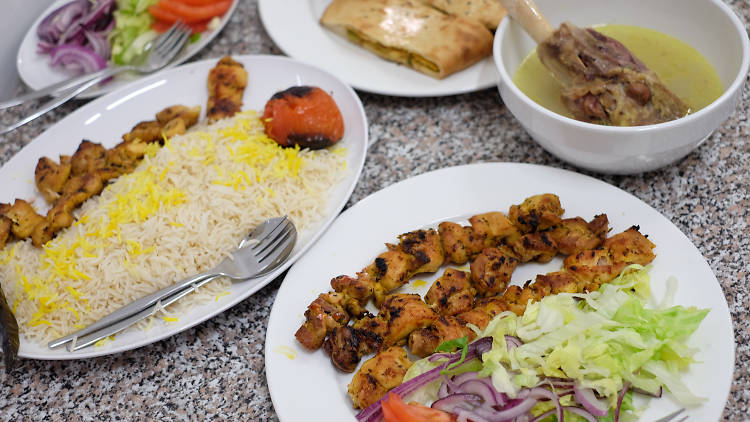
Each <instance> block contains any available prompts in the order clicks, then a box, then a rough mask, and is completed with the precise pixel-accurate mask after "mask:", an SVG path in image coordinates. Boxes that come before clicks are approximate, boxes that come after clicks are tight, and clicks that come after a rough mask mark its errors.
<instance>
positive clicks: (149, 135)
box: [122, 120, 163, 144]
mask: <svg viewBox="0 0 750 422" xmlns="http://www.w3.org/2000/svg"><path fill="white" fill-rule="evenodd" d="M122 139H123V141H125V142H133V141H140V142H145V143H147V144H150V143H151V142H161V141H162V139H163V138H162V135H161V124H160V123H159V122H157V121H155V120H149V121H145V122H140V123H138V124H136V125H135V126H133V128H132V129H130V132H128V133H126V134H124V135H122Z"/></svg>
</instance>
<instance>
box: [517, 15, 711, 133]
mask: <svg viewBox="0 0 750 422" xmlns="http://www.w3.org/2000/svg"><path fill="white" fill-rule="evenodd" d="M595 29H596V30H597V31H599V32H601V33H602V34H604V35H607V36H609V37H612V38H614V39H616V40H618V41H619V42H621V43H622V44H623V45H625V47H627V48H628V49H629V50H630V51H631V52H632V53H633V54H634V55H635V56H636V57H638V58H639V59H640V60H641V61H642V62H643V63H644V64H645V65H646V66H647V67H648V68H649V69H651V70H653V71H654V72H656V74H657V75H659V78H660V79H661V81H662V82H663V83H664V85H666V87H667V88H669V89H670V90H671V91H672V92H673V93H674V94H676V95H677V96H678V97H680V99H682V100H683V101H684V102H685V103H687V104H688V105H689V106H690V113H694V112H696V111H698V110H700V109H702V108H703V107H705V106H707V105H709V104H710V103H712V102H713V101H714V100H716V99H717V98H719V96H721V94H722V93H723V92H724V89H723V86H722V83H721V79H720V78H719V75H718V74H717V73H716V70H715V69H714V67H713V65H711V63H710V62H709V61H708V59H706V58H705V57H704V56H703V55H702V54H701V53H699V52H698V51H697V50H695V49H694V48H693V47H691V46H689V45H688V44H686V43H684V42H682V41H680V40H679V39H677V38H674V37H672V36H670V35H667V34H664V33H661V32H658V31H654V30H651V29H646V28H640V27H636V26H630V25H602V26H597V27H596V28H595ZM513 82H514V83H515V84H516V86H518V88H519V89H520V90H521V91H522V92H523V93H524V94H526V95H527V96H528V97H529V98H531V99H532V100H534V101H535V102H536V103H537V104H539V105H541V106H543V107H545V108H547V109H548V110H551V111H553V112H555V113H558V114H561V115H564V116H567V117H570V118H573V115H572V114H571V113H570V111H568V109H567V108H566V107H565V105H564V104H563V102H562V101H561V99H560V84H559V83H558V82H557V81H556V80H555V79H554V78H553V77H552V74H551V73H550V72H549V71H548V70H547V68H545V67H544V65H543V64H542V63H541V61H540V60H539V56H538V55H537V54H536V50H532V51H531V53H529V55H528V56H527V57H526V58H525V59H524V61H523V62H522V63H521V65H520V66H518V69H516V72H515V75H514V76H513Z"/></svg>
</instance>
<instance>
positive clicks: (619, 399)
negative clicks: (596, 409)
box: [615, 381, 630, 422]
mask: <svg viewBox="0 0 750 422" xmlns="http://www.w3.org/2000/svg"><path fill="white" fill-rule="evenodd" d="M628 387H630V381H627V382H625V385H623V386H622V391H620V394H618V395H617V408H616V409H615V422H619V420H620V409H621V408H622V399H624V398H625V393H627V392H628Z"/></svg>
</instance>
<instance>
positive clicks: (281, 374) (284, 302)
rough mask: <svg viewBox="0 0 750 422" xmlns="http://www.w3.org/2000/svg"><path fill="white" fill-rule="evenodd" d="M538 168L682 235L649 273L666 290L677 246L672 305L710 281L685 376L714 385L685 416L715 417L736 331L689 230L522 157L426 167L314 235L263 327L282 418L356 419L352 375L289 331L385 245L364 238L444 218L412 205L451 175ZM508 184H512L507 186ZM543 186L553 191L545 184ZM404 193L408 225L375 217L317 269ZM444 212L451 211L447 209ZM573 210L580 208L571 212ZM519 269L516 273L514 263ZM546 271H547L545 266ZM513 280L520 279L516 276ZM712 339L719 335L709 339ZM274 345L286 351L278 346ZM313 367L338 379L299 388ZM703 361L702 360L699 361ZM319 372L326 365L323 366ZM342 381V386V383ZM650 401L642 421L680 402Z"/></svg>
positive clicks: (614, 221)
mask: <svg viewBox="0 0 750 422" xmlns="http://www.w3.org/2000/svg"><path fill="white" fill-rule="evenodd" d="M540 174H543V175H545V176H547V177H548V179H547V180H549V182H545V183H548V184H549V185H551V186H553V187H554V186H557V185H558V184H559V183H561V182H563V181H565V182H570V181H576V183H578V184H580V186H579V187H578V188H593V189H595V190H596V192H597V193H601V192H606V193H607V194H608V195H615V196H619V197H621V198H624V199H625V200H626V201H627V203H628V204H629V205H634V206H636V207H637V208H638V209H636V210H632V209H628V210H624V211H622V215H621V213H620V212H618V213H617V214H616V215H613V214H611V213H609V211H608V210H606V209H604V210H601V208H597V209H595V210H593V211H595V212H597V213H598V212H607V213H608V215H609V218H610V224H611V227H617V226H619V229H624V228H627V227H626V226H629V225H630V224H641V227H642V229H644V230H643V231H644V233H652V232H656V233H658V234H659V235H662V236H665V235H666V234H668V236H669V237H670V238H672V239H670V240H679V245H674V246H676V247H674V248H662V250H661V251H659V249H658V248H659V244H658V243H657V259H656V260H655V261H654V263H653V264H654V268H653V269H652V271H651V274H652V288H653V290H654V292H655V294H656V295H657V296H658V295H659V294H663V291H664V289H665V278H664V279H659V280H657V278H656V276H655V274H654V273H655V272H657V273H658V274H659V275H664V274H670V275H672V274H671V273H672V270H673V269H672V268H670V269H669V270H667V271H666V272H665V270H666V269H665V268H660V267H659V266H658V265H659V264H658V263H659V262H660V261H659V260H660V256H663V255H665V254H664V253H662V252H666V253H667V254H669V255H670V256H671V254H672V252H670V251H668V249H680V250H681V251H682V253H683V254H684V255H685V257H686V258H689V259H690V260H691V261H690V263H686V265H687V266H688V267H686V268H687V269H682V270H679V271H678V275H677V277H678V280H679V286H680V288H679V289H678V295H677V299H676V300H675V304H684V305H686V306H689V305H693V304H694V303H693V302H696V301H697V302H698V303H702V302H701V301H703V300H708V299H706V297H707V296H706V295H702V294H700V292H699V293H698V294H692V296H691V295H688V294H686V291H688V290H691V289H686V288H685V286H686V285H688V284H689V283H690V282H691V281H695V280H691V278H693V277H696V275H697V274H699V275H700V277H705V280H703V281H705V283H707V285H708V286H709V287H708V288H707V289H708V293H710V295H712V300H715V301H716V303H715V305H718V306H714V307H712V308H711V312H709V315H708V316H707V317H706V319H705V320H704V322H703V323H702V325H701V326H700V327H699V329H698V331H697V332H696V334H695V335H694V336H693V337H692V338H691V339H690V340H689V342H688V343H689V344H691V345H692V343H694V342H698V341H699V340H700V339H698V338H696V337H697V336H699V333H700V336H706V337H709V335H711V336H713V335H714V334H716V336H715V337H709V338H710V339H711V342H707V343H708V344H703V343H701V351H700V352H699V354H698V357H697V359H698V360H699V361H701V362H702V363H700V364H694V366H693V367H692V369H691V371H690V372H689V373H688V375H686V376H689V377H691V380H692V379H693V377H694V375H695V374H694V371H695V368H696V367H698V368H700V369H699V371H700V372H702V373H703V376H704V378H700V379H699V382H698V384H702V385H708V384H709V383H711V384H710V385H711V386H710V387H705V388H698V387H696V385H695V384H689V386H690V388H691V389H692V390H693V392H697V393H699V394H700V393H702V395H703V396H704V397H707V398H708V400H709V401H708V402H707V403H706V404H704V405H702V406H700V407H698V408H697V409H688V414H689V415H690V416H691V417H697V419H696V420H716V419H719V418H720V417H721V415H722V412H723V410H724V407H725V405H726V402H727V400H728V398H729V391H730V387H731V384H732V380H733V371H734V362H735V342H734V330H733V323H732V319H731V316H730V313H729V308H728V305H727V302H726V298H725V297H724V293H723V290H722V288H721V286H720V284H719V282H718V280H717V279H716V277H715V275H714V274H713V271H712V270H711V268H710V266H709V265H708V263H707V262H706V260H705V258H703V256H702V255H701V253H700V251H698V249H697V248H696V247H695V245H694V244H693V243H692V242H691V241H690V240H689V239H688V238H687V236H685V234H684V233H682V232H681V231H680V230H679V229H678V228H677V227H676V226H675V225H674V224H672V223H671V222H670V221H669V220H668V219H667V218H666V217H664V216H663V215H662V214H660V213H659V212H658V211H657V210H655V209H654V208H652V207H651V206H649V205H648V204H646V203H644V202H643V201H641V200H640V199H638V198H637V197H635V196H633V195H632V194H630V193H628V192H625V191H623V190H621V189H619V188H617V187H615V186H612V185H609V184H607V183H605V182H603V181H600V180H598V179H594V178H592V177H589V176H585V175H582V174H579V173H575V172H571V171H568V170H562V169H558V168H553V167H546V166H540V165H534V164H523V163H481V164H470V165H462V166H456V167H448V168H443V169H439V170H435V171H432V172H428V173H424V174H421V175H419V176H415V177H412V178H409V179H406V180H403V181H401V182H398V183H396V184H393V185H391V186H389V187H387V188H385V189H383V190H381V191H378V192H375V193H373V194H371V195H370V196H368V197H366V198H364V199H363V200H362V201H360V202H358V203H357V204H355V205H354V206H352V207H350V208H349V209H347V210H346V211H344V212H343V213H342V214H341V215H340V216H339V217H338V218H337V220H336V221H335V222H334V224H333V225H332V226H331V228H329V230H328V231H327V232H326V233H325V234H324V235H323V236H322V237H321V239H319V240H318V243H316V245H315V246H314V247H313V248H311V249H310V250H309V251H308V253H307V254H306V255H305V256H304V257H303V258H302V259H300V260H299V261H297V262H296V263H295V265H293V266H292V267H291V269H290V270H289V272H288V273H287V275H286V278H285V280H284V283H283V284H282V286H281V288H280V289H279V292H278V293H277V296H276V299H275V302H274V305H273V307H272V309H271V315H270V317H269V322H268V328H267V332H266V345H265V359H266V378H267V383H268V387H269V391H270V394H271V399H272V401H273V404H274V408H275V410H276V412H277V414H278V416H279V419H280V420H281V421H293V420H297V419H298V418H299V415H300V413H299V412H306V413H305V415H306V416H307V417H308V418H309V417H311V416H312V418H313V419H315V417H314V413H311V412H314V411H316V410H317V409H318V408H320V409H321V410H322V411H324V412H325V414H326V415H328V418H327V419H326V420H336V421H339V420H350V419H353V416H354V415H355V413H354V412H353V411H352V410H351V409H350V406H351V404H350V401H349V398H348V397H346V383H348V382H349V380H351V376H352V375H353V374H342V373H340V372H337V371H336V370H335V369H334V367H333V366H332V365H331V363H330V361H329V360H328V357H327V355H326V354H325V352H323V351H322V350H318V351H316V352H313V353H310V352H307V351H305V350H304V349H303V348H302V347H301V346H300V345H299V343H297V342H296V340H295V339H294V331H295V330H296V328H298V327H299V325H300V323H301V322H302V321H303V320H304V318H303V316H302V312H303V311H304V309H305V307H306V306H307V305H308V304H309V303H310V302H311V301H312V299H314V298H315V297H316V296H317V295H318V294H319V293H323V292H325V291H328V290H330V285H327V283H328V280H330V279H331V278H332V277H334V276H336V275H339V274H354V272H355V271H358V270H359V269H361V268H362V267H364V266H365V265H367V264H368V263H369V261H371V260H372V257H374V256H376V254H377V253H380V252H381V251H382V250H384V248H383V247H382V246H381V247H380V248H379V247H377V245H374V246H373V245H369V243H367V242H368V241H372V239H377V240H378V241H381V243H380V244H381V245H382V243H383V242H393V241H394V240H395V236H396V235H397V234H399V233H403V232H405V231H408V230H412V229H414V228H417V227H420V226H427V225H433V224H437V222H439V221H443V220H444V219H445V218H446V217H449V216H446V215H442V214H441V212H440V211H436V212H431V211H429V210H428V211H427V213H426V214H427V215H426V216H425V218H424V219H421V221H420V219H419V217H417V218H414V217H413V216H412V213H411V209H412V208H415V207H416V208H418V211H417V213H423V212H424V211H425V209H428V208H430V207H431V206H432V207H433V209H434V207H436V206H437V204H438V203H439V201H440V200H439V199H435V200H430V197H429V195H430V194H433V196H434V191H430V192H429V193H425V192H424V191H429V190H431V189H433V187H434V190H442V191H443V192H445V191H451V188H455V187H456V185H455V184H454V183H452V182H451V181H454V180H464V181H466V180H472V181H481V180H502V179H501V178H500V177H507V176H509V175H515V177H517V180H520V179H522V180H525V181H526V182H527V183H528V182H531V183H532V184H533V185H534V186H538V185H539V183H538V182H537V181H534V180H533V179H530V177H529V176H538V175H540ZM469 176H472V177H469ZM485 178H487V179H485ZM489 178H491V179H489ZM480 184H481V185H482V186H483V187H486V184H485V183H482V182H480ZM511 189H516V188H513V187H512V188H511ZM521 189H524V188H521ZM543 191H554V190H552V189H550V190H543ZM451 192H455V191H451ZM541 192H542V191H536V192H531V193H530V194H533V193H541ZM405 193H409V194H410V195H412V196H409V199H410V200H411V199H412V198H413V200H414V202H411V203H410V206H409V207H408V208H409V209H410V210H409V217H408V219H410V220H411V223H410V222H408V221H407V222H406V223H404V224H401V223H389V222H387V221H379V222H378V223H382V224H378V225H379V230H380V233H377V234H373V233H370V232H371V230H363V231H359V232H358V233H357V236H359V238H360V239H361V242H360V243H358V246H360V247H361V248H364V249H365V250H366V252H361V253H359V254H354V256H355V257H356V258H358V259H359V261H358V262H347V260H346V258H347V256H344V257H343V258H344V259H342V257H341V256H340V255H341V251H335V252H332V254H335V255H336V257H337V262H338V265H333V266H332V267H330V266H329V267H327V268H330V269H327V268H324V269H321V267H326V264H330V262H329V261H330V260H331V259H332V258H328V257H326V255H325V254H324V253H323V252H322V249H324V248H326V247H327V246H328V247H330V246H331V243H332V242H333V243H336V244H349V242H350V241H351V239H349V238H347V237H346V236H344V235H342V231H346V230H347V229H348V230H350V231H351V230H352V228H353V227H362V225H361V224H360V225H359V226H357V223H361V221H360V220H361V219H363V218H367V217H372V214H373V212H372V210H373V209H375V210H377V209H378V208H380V209H381V210H382V209H383V208H385V209H387V208H388V207H393V206H394V205H395V204H394V201H395V200H397V199H398V200H401V201H402V202H403V200H404V197H405ZM555 193H557V192H555ZM560 196H561V202H562V203H563V207H564V208H565V207H566V197H565V196H563V195H560ZM425 197H427V198H425ZM597 198H598V197H597ZM462 199H467V196H466V195H463V196H460V198H458V199H456V200H455V201H452V202H458V201H460V200H462ZM523 199H524V197H521V198H512V199H511V200H510V203H517V202H518V201H521V200H523ZM443 200H445V198H443ZM420 201H425V202H426V205H423V204H421V203H420ZM478 203H482V201H481V200H480V201H479V202H478ZM402 205H403V204H402ZM485 205H486V204H485ZM404 208H405V207H402V208H400V209H399V210H402V209H404ZM449 208H450V209H451V210H455V209H461V208H462V207H461V206H460V205H458V206H455V205H451V206H450V207H449ZM492 209H497V208H488V209H479V210H474V211H473V212H465V213H462V214H461V215H463V216H466V217H468V216H469V215H471V214H475V213H477V212H483V211H489V210H492ZM381 212H382V211H381ZM447 212H448V213H450V211H447ZM627 213H633V214H641V213H642V214H644V215H648V216H649V217H650V219H649V221H643V222H634V221H619V222H618V220H622V219H623V216H624V214H627ZM567 215H568V214H567V213H566V216H567ZM570 215H578V214H575V213H573V214H570ZM581 215H582V214H581ZM583 216H584V218H591V217H593V215H588V216H587V215H583ZM374 223H375V222H373V221H372V219H370V220H369V221H368V225H370V226H372V225H375V224H374ZM415 224H416V225H415ZM613 232H617V230H614V231H613ZM655 241H656V240H655ZM657 242H658V241H657ZM665 249H666V250H665ZM346 254H348V253H345V255H346ZM368 254H369V256H368V257H365V255H368ZM349 255H350V256H348V257H351V254H349ZM341 262H343V264H342V263H341ZM526 265H528V264H526ZM534 265H535V264H534ZM519 268H521V267H519ZM516 271H518V269H517V270H516ZM544 271H549V269H547V270H544ZM334 272H335V274H334ZM300 274H305V277H304V279H305V280H306V282H305V285H304V289H302V288H301V286H300ZM324 274H327V278H325V279H320V280H317V281H316V279H315V277H316V275H321V276H322V275H324ZM419 278H421V277H419ZM685 279H687V280H685ZM683 280H685V281H683ZM514 281H517V280H516V279H515V278H514ZM427 287H429V285H427V286H426V287H424V288H423V289H422V291H421V292H420V293H424V291H426V289H427ZM704 290H705V289H704ZM405 291H407V292H411V291H415V290H413V289H412V290H409V288H408V287H407V289H406V290H405ZM693 293H694V292H693ZM704 293H705V292H704ZM710 295H709V296H710ZM683 297H690V300H689V302H690V303H686V302H685V301H682V302H681V301H680V298H683ZM300 304H302V309H296V308H295V307H297V306H299V305H300ZM709 321H710V324H709ZM710 328H714V330H711V329H710ZM709 332H710V334H709ZM714 340H716V341H715V342H714ZM279 348H281V349H283V350H280V349H279ZM709 351H710V352H711V353H714V355H712V356H711V357H713V358H714V359H713V360H712V362H709V363H705V361H707V360H708V359H705V360H703V359H702V358H703V357H705V355H706V354H707V353H709ZM289 353H292V354H293V356H294V358H293V359H290V358H289V357H288V356H287V355H288V354H289ZM316 365H326V366H325V368H326V369H327V370H328V371H330V373H337V375H335V376H334V378H337V379H338V381H336V380H334V381H330V380H328V379H324V377H323V376H321V371H315V372H314V375H315V382H316V384H317V388H316V389H315V390H314V391H312V390H310V391H309V392H308V395H307V396H305V395H301V394H299V393H300V387H299V386H303V385H308V383H309V382H310V380H309V379H306V378H305V376H309V375H310V371H314V370H311V369H310V368H315V367H316ZM696 365H697V366H696ZM704 365H706V366H705V367H704ZM708 365H713V366H710V369H716V365H718V369H719V370H718V371H715V372H712V373H709V374H708V376H706V370H705V368H709V366H708ZM322 371H325V369H324V370H322ZM291 372H293V373H294V379H293V383H292V382H290V380H289V378H290V373H291ZM705 380H709V381H705ZM700 381H703V382H700ZM342 383H344V384H343V385H342ZM331 385H334V388H335V389H337V390H338V391H333V392H331V393H330V394H328V395H327V396H321V395H320V391H322V390H324V389H325V388H326V387H330V386H331ZM291 397H294V398H295V401H294V403H293V405H292V404H290V398H291ZM331 397H340V399H341V400H342V403H345V406H344V407H346V409H343V410H342V409H341V406H338V403H331V402H330V401H326V400H325V399H326V398H327V399H331ZM308 400H314V401H315V403H312V404H311V403H308ZM654 403H655V404H653V405H651V406H649V407H648V408H646V409H645V412H644V414H643V415H642V418H641V420H653V419H656V418H657V417H662V416H664V415H666V414H668V413H669V412H670V411H673V410H675V409H677V408H679V407H680V406H678V405H677V404H676V403H675V402H674V401H673V400H671V399H670V398H669V397H667V398H665V399H662V400H659V401H654ZM344 410H345V411H344ZM696 414H697V415H696ZM691 419H692V418H691Z"/></svg>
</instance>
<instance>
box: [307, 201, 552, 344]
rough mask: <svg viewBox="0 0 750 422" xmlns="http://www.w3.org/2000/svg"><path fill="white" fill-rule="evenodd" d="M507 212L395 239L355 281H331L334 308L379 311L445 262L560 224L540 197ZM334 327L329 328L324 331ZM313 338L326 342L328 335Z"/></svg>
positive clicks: (508, 252) (341, 278)
mask: <svg viewBox="0 0 750 422" xmlns="http://www.w3.org/2000/svg"><path fill="white" fill-rule="evenodd" d="M514 210H515V211H514ZM511 212H512V213H513V215H515V217H514V219H510V218H508V217H506V216H505V215H503V214H502V213H501V212H497V211H492V212H487V213H483V214H477V215H474V216H472V217H470V218H469V223H470V224H471V226H470V227H462V226H460V225H458V224H455V223H449V222H444V223H440V225H439V226H438V231H435V230H434V229H429V230H416V231H413V232H409V233H405V234H402V235H400V236H399V244H398V245H392V244H386V246H387V248H388V250H387V251H386V252H383V253H381V254H380V255H378V257H377V258H375V260H374V261H373V262H372V263H371V264H370V265H368V266H367V267H365V268H363V269H362V271H360V272H358V273H357V275H356V279H355V278H351V277H346V276H339V277H336V278H334V280H332V281H331V285H332V287H333V289H334V291H336V292H338V293H340V294H341V295H342V299H341V300H340V302H339V303H340V304H341V308H342V310H344V312H346V311H347V310H348V311H349V312H351V313H352V315H362V314H363V312H364V307H365V305H366V303H367V302H368V300H369V299H370V297H373V298H374V299H375V304H376V305H377V306H380V305H381V304H382V302H383V300H384V298H385V297H386V295H387V294H388V293H389V292H391V291H393V290H395V289H397V288H398V287H401V286H403V285H404V284H406V283H407V282H408V281H409V279H410V278H411V277H413V276H414V275H415V274H417V273H420V272H434V271H435V270H437V268H439V267H440V266H441V265H442V264H443V263H444V262H446V261H447V262H454V263H456V262H458V263H465V262H466V261H465V259H468V258H473V257H474V256H476V255H477V254H479V253H480V252H481V251H482V250H483V249H484V248H485V247H487V246H497V245H499V244H502V243H505V242H508V241H511V240H513V241H515V242H520V243H519V245H521V246H523V245H524V239H525V238H524V236H523V235H521V231H522V230H526V229H528V227H532V226H533V228H536V227H538V226H539V225H540V224H541V225H542V227H545V228H547V227H551V226H552V225H554V224H557V223H559V222H560V218H559V216H560V215H562V213H563V210H562V207H561V206H560V200H559V198H558V197H557V195H554V194H541V195H535V196H533V197H530V198H527V199H526V200H525V201H524V202H523V203H522V204H521V205H514V206H511ZM509 214H510V213H509ZM526 243H527V244H528V245H527V246H529V248H527V249H529V250H528V251H524V252H525V253H526V254H527V255H528V254H530V253H531V252H530V251H531V250H532V249H531V246H532V245H531V244H529V242H526ZM542 246H544V247H545V248H546V246H547V245H544V243H542ZM504 248H505V249H504V253H505V254H506V255H508V256H511V257H513V258H515V257H516V253H515V252H513V250H512V249H510V246H507V245H506V246H504ZM542 249H543V248H542V247H540V248H538V250H542ZM534 250H535V251H536V249H534ZM545 253H547V252H546V249H545ZM547 254H548V253H547ZM537 255H542V254H541V252H540V253H536V254H535V255H534V256H537ZM545 256H546V255H545ZM516 259H517V258H516ZM506 284H507V282H506ZM496 290H497V291H500V289H496ZM349 292H351V294H350V293H349ZM311 306H313V305H311ZM306 315H307V313H306ZM310 315H311V318H316V316H315V315H316V312H312V313H310ZM305 326H316V327H317V326H319V324H317V323H316V322H314V321H310V320H309V318H307V319H306V321H305V323H303V327H305ZM335 326H336V325H330V326H328V331H329V332H330V330H332V329H333V328H334V327H335ZM302 329H303V328H301V330H302ZM304 329H305V330H306V329H307V328H304ZM298 332H299V331H298ZM318 334H319V335H322V336H323V338H325V336H326V335H327V334H328V333H318ZM301 341H302V340H301ZM305 341H308V340H307V339H305ZM303 344H305V343H303ZM321 344H322V339H320V340H319V341H318V339H317V337H316V338H315V341H308V342H307V344H305V347H307V348H319V347H320V345H321ZM313 345H317V346H315V347H313Z"/></svg>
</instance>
